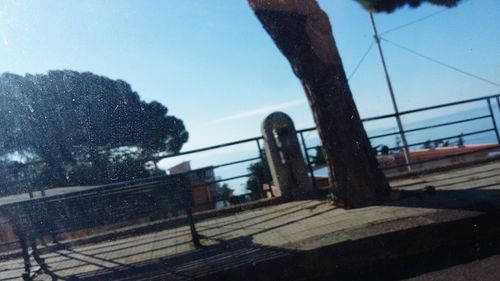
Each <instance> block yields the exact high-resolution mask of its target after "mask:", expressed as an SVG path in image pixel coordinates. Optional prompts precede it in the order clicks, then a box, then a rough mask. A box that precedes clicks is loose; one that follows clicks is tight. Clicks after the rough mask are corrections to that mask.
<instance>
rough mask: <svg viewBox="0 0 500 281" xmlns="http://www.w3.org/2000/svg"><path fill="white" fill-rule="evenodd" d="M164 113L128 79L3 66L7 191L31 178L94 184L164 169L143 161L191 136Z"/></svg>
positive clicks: (1, 121)
mask: <svg viewBox="0 0 500 281" xmlns="http://www.w3.org/2000/svg"><path fill="white" fill-rule="evenodd" d="M167 113H168V110H167V108H166V107H165V106H163V105H162V104H160V103H158V102H150V103H148V102H145V101H142V100H141V99H140V97H139V95H138V94H137V93H136V92H134V91H132V89H131V87H130V85H129V84H127V83H126V82H124V81H121V80H111V79H109V78H106V77H103V76H97V75H94V74H92V73H89V72H86V73H79V72H75V71H68V70H64V71H50V72H48V74H40V75H29V74H28V75H26V76H19V75H15V74H9V73H5V74H3V75H1V76H0V130H1V132H0V165H1V166H0V167H1V168H3V169H2V170H1V171H2V180H3V181H4V184H3V185H4V188H5V186H8V187H9V190H3V191H2V192H3V193H13V192H19V191H22V189H23V188H25V186H26V185H28V184H26V181H36V182H37V183H38V184H41V185H44V186H46V187H53V186H67V185H92V184H101V183H108V182H112V181H117V180H125V179H132V178H137V177H143V176H147V175H151V174H155V173H160V172H158V171H156V170H155V169H154V165H153V164H151V163H150V165H149V166H148V165H145V162H147V161H148V159H150V158H151V157H153V156H154V155H155V153H158V152H160V151H162V152H163V153H173V152H178V151H179V150H180V149H181V147H182V145H183V144H184V143H185V142H186V141H187V139H188V132H187V131H186V129H185V127H184V124H183V122H182V120H180V119H178V118H176V117H174V116H170V115H168V114H167ZM9 180H15V181H16V182H18V183H19V182H20V181H21V182H23V181H24V182H25V183H24V184H18V185H17V186H13V185H12V183H9V184H7V183H8V182H10V181H9ZM0 184H1V183H0ZM19 189H20V190H19Z"/></svg>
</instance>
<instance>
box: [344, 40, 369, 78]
mask: <svg viewBox="0 0 500 281" xmlns="http://www.w3.org/2000/svg"><path fill="white" fill-rule="evenodd" d="M373 45H375V40H374V41H372V43H371V44H370V46H368V49H366V51H365V53H364V54H363V56H362V57H361V59H360V60H359V62H358V64H357V65H356V67H355V68H354V70H353V71H352V72H351V74H349V77H347V81H349V80H351V78H352V77H353V76H354V74H356V71H358V68H359V67H360V66H361V64H362V63H363V61H364V60H365V58H366V56H368V53H370V51H371V49H372V48H373Z"/></svg>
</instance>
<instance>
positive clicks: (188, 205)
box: [179, 172, 201, 248]
mask: <svg viewBox="0 0 500 281" xmlns="http://www.w3.org/2000/svg"><path fill="white" fill-rule="evenodd" d="M179 176H180V184H181V189H182V193H183V196H182V197H183V198H182V199H183V201H184V206H185V210H186V215H187V219H188V223H189V229H190V231H191V238H192V239H193V244H194V246H195V247H196V248H199V247H201V243H200V236H199V234H198V231H197V230H196V225H195V222H194V217H193V210H192V207H193V194H192V191H191V181H190V179H189V172H186V173H183V174H180V175H179Z"/></svg>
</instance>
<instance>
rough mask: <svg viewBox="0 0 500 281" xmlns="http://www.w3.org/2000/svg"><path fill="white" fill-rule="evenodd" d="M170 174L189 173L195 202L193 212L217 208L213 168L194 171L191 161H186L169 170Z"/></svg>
mask: <svg viewBox="0 0 500 281" xmlns="http://www.w3.org/2000/svg"><path fill="white" fill-rule="evenodd" d="M168 173H169V174H170V175H174V174H180V173H188V175H189V180H190V183H191V191H192V194H193V201H194V202H193V203H194V206H193V212H198V211H204V210H209V209H213V208H215V204H216V186H217V184H216V183H215V173H214V169H213V167H211V166H209V167H204V168H200V169H195V170H192V169H191V164H190V161H184V162H182V163H179V164H177V165H175V166H173V167H171V168H169V169H168Z"/></svg>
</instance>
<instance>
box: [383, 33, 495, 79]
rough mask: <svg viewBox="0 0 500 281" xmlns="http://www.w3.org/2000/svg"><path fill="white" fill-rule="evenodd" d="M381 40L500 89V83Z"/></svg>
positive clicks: (385, 40)
mask: <svg viewBox="0 0 500 281" xmlns="http://www.w3.org/2000/svg"><path fill="white" fill-rule="evenodd" d="M379 38H380V40H383V41H384V42H387V43H389V44H391V45H393V46H395V47H398V48H400V49H403V50H405V51H407V52H409V53H411V54H413V55H415V56H418V57H421V58H424V59H426V60H428V61H431V62H434V63H436V64H439V65H441V66H444V67H446V68H449V69H451V70H454V71H456V72H459V73H462V74H464V75H467V76H469V77H472V78H475V79H477V80H480V81H483V82H485V83H488V84H491V85H494V86H497V87H499V88H500V83H498V82H495V81H491V80H489V79H486V78H483V77H481V76H478V75H476V74H473V73H470V72H468V71H465V70H462V69H460V68H458V67H455V66H452V65H449V64H447V63H445V62H442V61H439V60H437V59H434V58H431V57H429V56H426V55H424V54H421V53H419V52H417V51H414V50H412V49H410V48H407V47H405V46H402V45H400V44H398V43H395V42H393V41H390V40H387V39H385V38H383V37H379Z"/></svg>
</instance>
